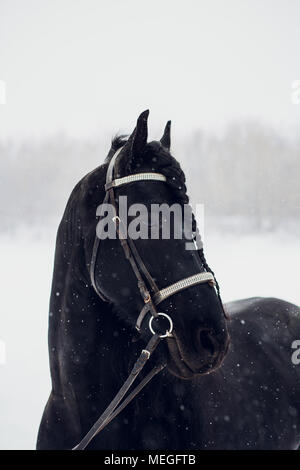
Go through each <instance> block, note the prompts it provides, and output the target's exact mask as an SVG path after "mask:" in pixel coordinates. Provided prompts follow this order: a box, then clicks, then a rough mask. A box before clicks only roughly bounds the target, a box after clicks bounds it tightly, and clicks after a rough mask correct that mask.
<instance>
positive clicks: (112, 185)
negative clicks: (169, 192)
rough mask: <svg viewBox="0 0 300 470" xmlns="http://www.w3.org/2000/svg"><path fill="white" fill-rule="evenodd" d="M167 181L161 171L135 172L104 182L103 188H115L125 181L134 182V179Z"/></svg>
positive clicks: (125, 182)
mask: <svg viewBox="0 0 300 470" xmlns="http://www.w3.org/2000/svg"><path fill="white" fill-rule="evenodd" d="M149 180H154V181H167V178H166V177H165V176H164V175H162V174H161V173H136V174H133V175H128V176H124V177H123V178H116V179H115V180H113V181H110V182H109V183H106V185H105V190H106V191H107V190H108V189H111V188H116V187H117V186H122V185H123V184H127V183H134V182H135V181H149Z"/></svg>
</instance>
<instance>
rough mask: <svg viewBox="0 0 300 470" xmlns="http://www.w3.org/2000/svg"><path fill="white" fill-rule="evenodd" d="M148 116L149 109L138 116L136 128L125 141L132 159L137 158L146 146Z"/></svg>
mask: <svg viewBox="0 0 300 470" xmlns="http://www.w3.org/2000/svg"><path fill="white" fill-rule="evenodd" d="M148 116H149V109H146V111H143V112H142V113H141V114H140V115H139V117H138V120H137V123H136V127H135V129H134V131H133V133H132V134H131V136H130V137H129V139H128V141H127V144H128V147H130V154H131V158H132V159H134V158H137V157H139V156H140V155H141V153H142V152H143V150H144V147H145V146H146V144H147V137H148Z"/></svg>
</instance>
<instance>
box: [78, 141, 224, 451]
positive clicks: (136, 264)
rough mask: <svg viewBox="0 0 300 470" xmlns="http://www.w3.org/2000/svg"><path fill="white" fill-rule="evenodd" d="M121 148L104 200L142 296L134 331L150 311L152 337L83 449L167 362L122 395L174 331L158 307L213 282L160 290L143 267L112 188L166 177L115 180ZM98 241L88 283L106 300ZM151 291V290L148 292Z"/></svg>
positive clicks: (186, 282)
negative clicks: (161, 327) (161, 323)
mask: <svg viewBox="0 0 300 470" xmlns="http://www.w3.org/2000/svg"><path fill="white" fill-rule="evenodd" d="M122 148H123V147H121V148H120V149H118V150H117V151H116V152H115V154H114V155H113V157H112V158H111V160H110V163H109V165H108V169H107V173H106V184H105V191H106V194H105V198H104V201H103V203H110V204H111V205H112V207H113V211H114V217H113V221H114V223H115V225H116V232H117V234H118V238H119V241H120V243H121V246H122V248H123V251H124V255H125V257H126V259H127V260H128V261H129V262H130V265H131V267H132V270H133V272H134V274H135V276H136V278H137V286H138V289H139V292H140V294H141V297H142V299H143V302H144V307H143V308H142V310H141V312H140V314H139V316H138V318H137V321H136V326H135V328H136V329H137V331H140V329H141V325H142V322H143V320H144V318H145V316H146V315H147V313H148V312H149V313H150V314H151V317H150V320H149V329H150V331H151V333H152V334H153V336H152V337H151V339H150V341H149V342H148V344H147V346H146V348H145V349H143V350H142V351H141V353H140V356H139V357H138V359H137V361H136V362H135V364H134V366H133V368H132V370H131V372H130V374H129V376H128V378H127V379H126V381H125V382H124V384H123V385H122V387H121V388H120V390H119V391H118V393H117V395H116V396H115V397H114V399H113V400H112V401H111V403H110V404H109V405H108V407H107V408H106V409H105V410H104V412H103V413H102V414H101V416H100V417H99V418H98V420H97V421H96V422H95V424H94V425H93V426H92V427H91V429H90V430H89V431H88V433H87V434H86V435H85V436H84V437H83V439H82V440H81V441H80V442H79V444H77V446H75V447H74V448H73V449H72V450H84V449H85V448H86V447H87V446H88V444H89V443H90V442H91V440H92V439H93V438H94V437H95V436H96V435H97V434H98V433H99V432H100V431H102V430H103V429H104V428H105V427H106V426H107V425H108V423H110V422H111V421H112V420H113V419H114V418H115V417H116V416H117V415H118V414H119V413H120V412H121V411H122V410H123V409H124V408H125V407H126V406H127V405H128V404H129V403H130V402H131V401H132V400H133V399H134V398H135V397H136V396H137V394H138V393H140V391H141V390H142V389H143V388H144V387H145V385H147V383H148V382H149V381H150V380H151V379H152V378H153V377H154V376H155V375H157V374H158V373H159V372H161V371H162V370H163V369H164V368H165V367H166V364H161V365H158V366H155V367H154V368H153V369H152V370H151V371H150V372H149V373H148V374H147V375H146V376H145V377H144V378H143V379H142V380H141V382H140V383H139V384H138V385H137V386H136V387H135V388H134V390H133V391H132V392H131V393H129V394H128V395H127V397H126V398H125V395H126V394H127V392H128V391H129V389H130V387H131V386H132V384H133V383H134V381H135V380H136V378H137V377H138V375H139V374H140V372H141V371H142V369H143V368H144V366H145V364H146V362H147V361H148V359H149V358H150V356H151V355H152V353H153V351H154V350H155V349H156V347H157V346H158V344H159V342H160V341H161V339H163V338H167V337H171V336H172V331H173V322H172V319H171V317H170V316H169V315H167V314H166V313H163V312H158V310H157V306H158V305H159V304H160V303H161V302H162V301H163V300H165V299H167V298H168V297H170V296H171V295H173V294H175V293H177V292H180V291H182V290H183V289H186V288H188V287H191V286H194V285H197V284H202V283H206V282H208V283H210V284H211V285H213V286H214V285H215V278H214V276H213V274H212V273H210V272H207V271H204V272H199V273H197V274H194V275H193V276H189V277H187V278H184V279H181V280H180V281H178V282H176V283H174V284H171V285H169V286H168V287H165V288H164V289H159V288H158V286H157V284H156V282H155V281H154V279H153V277H152V276H151V274H150V273H149V271H148V269H147V268H146V266H145V264H144V262H143V260H142V258H141V257H140V255H139V252H138V250H137V248H136V246H135V244H134V242H133V240H132V239H131V238H130V237H127V238H126V237H125V236H123V235H124V231H123V230H124V224H123V221H122V220H121V219H120V217H119V210H118V206H117V203H116V199H115V192H114V188H116V187H119V186H122V185H125V184H128V183H133V182H136V181H150V180H151V181H163V182H165V181H166V177H165V176H164V175H162V174H161V173H138V174H132V175H128V176H125V177H123V178H116V179H114V170H115V166H116V163H117V157H118V155H119V154H120V152H121V150H122ZM99 244H100V238H99V237H98V236H97V234H96V237H95V241H94V246H93V253H92V259H91V264H90V276H91V283H92V285H93V287H94V289H95V291H96V293H97V294H98V295H99V297H100V298H101V299H102V300H104V301H106V302H107V301H108V299H107V298H106V297H105V296H104V295H103V293H102V292H100V290H99V288H98V286H97V284H96V279H95V268H96V261H97V255H98V248H99ZM145 281H147V282H148V285H149V288H150V289H149V288H148V287H147V284H146V282H145ZM150 291H151V293H150ZM158 317H165V318H166V319H167V320H168V322H169V327H168V329H167V330H166V331H165V333H164V334H158V333H156V332H155V330H154V328H153V325H152V322H153V319H154V318H158ZM122 400H123V401H122Z"/></svg>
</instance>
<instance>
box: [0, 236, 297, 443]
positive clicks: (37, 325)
mask: <svg viewBox="0 0 300 470" xmlns="http://www.w3.org/2000/svg"><path fill="white" fill-rule="evenodd" d="M54 246H55V232H54V230H53V228H51V229H50V230H49V233H47V234H45V233H43V234H41V233H40V234H37V233H36V232H24V233H19V234H18V235H14V236H10V237H9V236H0V257H1V258H0V259H1V265H0V266H1V267H0V285H1V316H0V341H1V342H0V346H1V347H0V353H1V354H0V384H1V388H0V416H1V422H0V449H33V448H34V447H35V441H36V435H37V430H38V426H39V422H40V419H41V415H42V411H43V408H44V406H45V403H46V400H47V398H48V394H49V391H50V378H49V368H48V353H47V320H48V319H47V315H48V301H49V294H50V284H51V276H52V267H53V255H54ZM205 247H206V249H205V253H206V257H207V260H208V262H209V264H210V265H211V267H212V268H213V269H214V270H215V273H216V275H217V278H218V280H219V283H220V285H221V288H222V296H223V300H224V301H229V300H234V299H238V298H243V297H251V296H275V297H280V298H283V299H285V300H288V301H291V302H294V303H297V304H299V303H300V290H299V275H298V272H297V270H296V269H297V265H298V266H299V253H300V240H299V238H296V237H293V236H292V235H287V234H282V233H277V234H274V233H270V234H267V235H247V236H235V237H233V236H229V235H225V236H223V237H222V238H221V237H220V236H217V235H215V234H209V235H208V234H206V239H205ZM4 344H5V350H6V351H5V353H6V357H4V351H3V348H4Z"/></svg>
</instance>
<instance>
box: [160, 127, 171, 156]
mask: <svg viewBox="0 0 300 470" xmlns="http://www.w3.org/2000/svg"><path fill="white" fill-rule="evenodd" d="M160 143H161V145H162V146H163V147H165V148H166V149H167V150H170V147H171V121H168V122H167V124H166V127H165V131H164V134H163V136H162V138H161V139H160Z"/></svg>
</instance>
